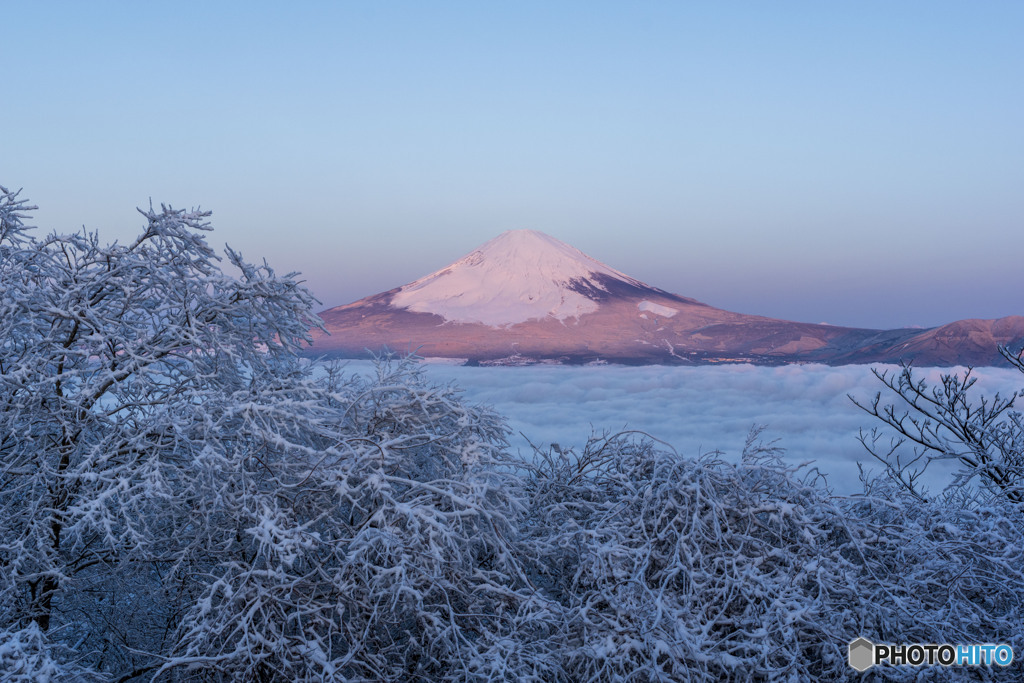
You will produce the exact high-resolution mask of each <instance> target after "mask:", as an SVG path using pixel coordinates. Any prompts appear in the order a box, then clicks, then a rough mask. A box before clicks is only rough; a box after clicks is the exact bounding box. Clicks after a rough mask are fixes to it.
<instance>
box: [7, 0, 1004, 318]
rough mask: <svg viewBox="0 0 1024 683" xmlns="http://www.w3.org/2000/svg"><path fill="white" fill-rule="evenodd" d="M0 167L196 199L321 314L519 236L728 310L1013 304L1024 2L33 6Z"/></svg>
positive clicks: (12, 64) (55, 192)
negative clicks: (532, 235)
mask: <svg viewBox="0 0 1024 683" xmlns="http://www.w3.org/2000/svg"><path fill="white" fill-rule="evenodd" d="M2 20H3V25H4V31H3V34H4V35H3V40H0V63H2V64H3V65H4V69H3V85H2V89H3V92H4V98H3V102H2V104H0V124H2V128H0V130H2V131H3V136H2V143H0V184H4V185H7V186H13V187H24V188H25V189H24V195H25V196H27V197H29V198H30V199H32V200H33V201H34V202H35V203H37V204H38V205H39V206H40V209H39V211H38V212H36V220H35V223H36V224H37V225H39V226H40V227H43V228H46V229H57V230H61V231H68V230H73V229H76V228H77V227H80V226H81V225H83V224H84V225H85V226H86V227H88V228H90V229H99V230H100V231H101V233H102V234H103V235H104V236H105V237H106V238H108V239H115V238H117V239H127V238H128V237H129V236H130V235H131V234H133V233H134V231H135V230H136V229H137V228H138V227H139V225H140V217H139V216H138V215H137V214H135V212H134V207H136V206H141V205H145V204H147V203H148V201H149V198H152V199H153V201H154V202H156V203H159V202H169V203H171V204H174V205H176V206H194V205H201V206H202V207H203V208H207V209H212V210H213V211H214V216H213V220H214V225H215V227H216V228H217V231H216V232H215V233H214V234H213V236H212V241H213V242H214V243H216V244H220V243H223V242H229V243H231V244H232V246H234V247H236V248H240V249H241V250H242V251H243V253H244V254H245V255H246V256H247V257H248V258H250V259H251V260H255V259H258V258H261V257H266V258H267V259H268V260H269V261H270V263H271V264H272V265H275V266H276V267H277V268H278V269H279V270H283V271H284V270H300V271H302V272H303V273H304V274H305V276H306V280H307V283H308V284H309V286H310V287H311V288H312V289H313V291H314V292H315V293H316V294H317V295H318V297H319V298H320V299H321V300H322V301H323V302H324V305H325V306H331V305H337V304H341V303H347V302H349V301H352V300H354V299H357V298H360V297H362V296H366V295H368V294H372V293H375V292H378V291H381V290H384V289H388V288H390V287H392V286H396V285H399V284H402V283H405V282H408V281H410V280H413V279H415V278H417V277H419V276H421V275H423V274H425V273H427V272H429V271H431V270H434V269H436V268H438V267H441V266H443V265H445V264H446V263H447V262H449V261H451V260H454V259H455V258H457V257H459V256H461V255H462V254H463V253H465V252H467V251H469V250H471V249H472V248H473V247H475V246H476V245H478V244H479V243H481V242H483V241H485V240H487V239H490V238H491V237H493V236H495V235H496V234H498V233H500V232H502V231H503V230H508V229H514V228H532V229H536V230H543V231H545V232H548V233H550V234H551V235H554V236H555V237H557V238H559V239H561V240H564V241H566V242H569V243H571V244H573V245H575V246H577V247H579V248H580V249H582V250H583V251H585V252H587V253H589V254H591V255H592V256H594V257H595V258H598V259H600V260H602V261H605V262H606V263H608V264H610V265H612V266H614V267H616V268H618V269H619V270H623V271H625V272H627V273H629V274H630V275H633V276H634V277H637V278H640V279H642V280H645V281H647V282H649V283H650V284H653V285H655V286H658V287H661V288H663V289H668V290H671V291H675V292H678V293H680V294H683V295H686V296H691V297H695V298H697V299H700V300H702V301H705V302H707V303H710V304H712V305H715V306H719V307H722V308H727V309H730V310H736V311H740V312H745V313H758V314H762V315H770V316H776V317H782V318H788V319H794V320H801V321H810V322H822V321H824V322H830V323H834V324H846V325H859V326H870V327H895V326H902V325H908V326H909V325H925V326H929V325H936V324H940V323H944V322H949V321H952V320H955V319H959V318H965V317H999V316H1004V315H1011V314H1024V301H1022V297H1021V296H1020V294H1019V292H1020V291H1021V288H1022V285H1024V269H1022V268H1021V263H1022V257H1024V221H1022V217H1024V125H1022V122H1024V87H1022V84H1024V41H1022V40H1021V36H1022V35H1024V3H1021V2H1018V1H1014V2H984V3H974V2H966V1H964V2H940V1H936V0H929V1H927V2H910V1H907V2H899V3H893V2H857V3H852V2H850V3H824V2H772V3H764V2H747V3H743V2H729V3H712V2H707V3H668V2H666V3H656V2H650V3H618V2H615V3H613V2H593V1H588V2H557V3H549V2H516V3H501V4H499V3H476V2H473V3H471V2H466V3H454V2H439V3H411V2H410V3H383V2H382V3H370V2H359V3H356V2H352V3H340V2H338V3H335V2H330V3H329V2H322V3H314V2H305V3H294V6H285V4H284V3H269V2H267V3H264V2H214V3H207V2H183V1H178V2H174V3H170V2H166V3H157V2H154V3H140V2H131V3H129V2H123V3H111V2H88V3H83V2H66V3H58V2H40V3H11V4H8V5H6V6H5V7H4V10H3V15H2Z"/></svg>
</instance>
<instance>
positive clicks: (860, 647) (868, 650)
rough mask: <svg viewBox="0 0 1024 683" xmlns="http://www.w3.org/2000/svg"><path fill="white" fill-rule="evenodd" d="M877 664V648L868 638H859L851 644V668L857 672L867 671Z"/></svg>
mask: <svg viewBox="0 0 1024 683" xmlns="http://www.w3.org/2000/svg"><path fill="white" fill-rule="evenodd" d="M874 663H875V646H874V645H873V644H872V643H871V641H870V640H868V639H867V638H858V639H857V640H855V641H853V642H852V643H850V666H852V667H853V668H854V669H856V670H857V671H867V670H868V669H869V668H871V665H872V664H874Z"/></svg>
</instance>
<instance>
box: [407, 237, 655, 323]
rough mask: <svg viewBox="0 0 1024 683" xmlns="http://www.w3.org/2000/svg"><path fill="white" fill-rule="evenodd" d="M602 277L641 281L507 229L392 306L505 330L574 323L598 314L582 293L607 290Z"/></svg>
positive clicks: (554, 241)
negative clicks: (546, 323)
mask: <svg viewBox="0 0 1024 683" xmlns="http://www.w3.org/2000/svg"><path fill="white" fill-rule="evenodd" d="M597 274H600V275H605V276H608V277H610V278H613V279H615V280H619V281H621V282H624V283H626V284H629V285H633V286H634V287H646V285H644V284H643V283H642V282H640V281H638V280H634V279H633V278H631V277H629V276H628V275H625V274H623V273H620V272H619V271H617V270H615V269H614V268H610V267H608V266H606V265H605V264H603V263H601V262H600V261H598V260H596V259H593V258H591V257H590V256H587V255H586V254H584V253H583V252H582V251H580V250H579V249H577V248H576V247H572V246H570V245H568V244H566V243H565V242H561V241H559V240H557V239H555V238H554V237H551V236H550V235H545V234H544V233H542V232H537V231H536V230H509V231H508V232H504V233H502V234H500V235H498V236H497V237H495V238H494V239H492V240H491V241H489V242H487V243H486V244H483V245H481V246H480V247H479V248H478V249H476V250H475V251H473V252H472V253H470V254H468V255H467V256H464V257H463V258H461V259H459V260H458V261H456V262H455V263H453V264H451V265H450V266H447V267H445V268H442V269H441V270H439V271H437V272H434V273H431V274H430V275H427V276H426V277H423V278H420V279H419V280H416V282H413V283H411V284H408V285H405V286H404V287H402V288H401V289H400V290H399V291H398V293H397V294H395V295H394V297H393V298H392V299H391V305H392V306H395V307H398V308H405V309H407V310H410V311H414V312H416V313H434V314H436V315H439V316H441V317H442V318H444V319H445V320H448V321H450V322H458V323H481V324H484V325H489V326H491V327H504V326H508V325H514V324H516V323H521V322H526V321H527V320H540V319H543V318H549V317H550V318H554V319H555V320H565V319H567V318H579V317H580V316H582V315H585V314H587V313H593V312H595V311H596V310H597V307H598V304H597V302H596V301H594V300H593V299H591V298H590V297H588V296H586V295H585V294H582V293H580V291H578V290H580V289H584V290H585V289H588V288H594V289H597V290H603V291H607V289H606V287H605V286H603V285H602V284H601V282H600V280H598V279H597V278H595V277H594V276H595V275H597Z"/></svg>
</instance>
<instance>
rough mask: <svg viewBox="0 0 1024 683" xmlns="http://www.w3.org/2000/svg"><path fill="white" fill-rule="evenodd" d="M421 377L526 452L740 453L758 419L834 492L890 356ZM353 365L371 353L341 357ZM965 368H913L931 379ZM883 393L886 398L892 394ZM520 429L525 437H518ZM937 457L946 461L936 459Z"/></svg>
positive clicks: (1003, 389)
mask: <svg viewBox="0 0 1024 683" xmlns="http://www.w3.org/2000/svg"><path fill="white" fill-rule="evenodd" d="M423 365H424V367H425V368H426V372H427V374H428V376H429V377H430V378H432V379H433V380H434V381H437V382H443V383H447V382H454V383H455V384H456V385H458V386H459V387H461V388H462V389H463V390H464V392H465V396H466V398H468V399H469V400H470V401H472V402H476V403H483V404H487V405H490V406H492V407H493V408H495V409H496V410H497V411H498V412H499V413H501V414H502V415H504V416H505V417H506V418H507V419H508V423H509V426H510V427H511V428H512V430H513V438H512V440H511V441H512V447H513V448H514V449H518V450H520V451H521V452H522V453H524V454H528V453H530V452H531V449H530V446H529V443H528V441H527V439H529V441H530V442H532V443H534V444H537V445H543V446H547V445H548V444H551V443H557V444H559V445H560V447H562V448H567V447H570V446H577V447H578V446H580V445H582V444H584V443H585V442H586V440H587V437H588V436H589V435H590V434H591V433H592V432H593V431H595V430H596V431H599V432H600V431H603V430H611V431H613V432H614V431H621V430H626V429H633V430H640V431H643V432H646V433H648V434H650V435H651V436H653V437H656V438H657V439H660V440H662V441H665V442H667V443H669V444H671V445H672V446H673V447H674V448H675V449H676V450H677V451H678V452H680V453H681V454H684V455H694V456H695V455H698V454H700V453H704V452H707V451H713V450H717V451H721V452H722V453H723V454H724V456H723V457H725V458H726V459H730V460H738V459H739V455H740V453H741V451H742V449H743V444H744V441H745V440H746V436H747V433H748V432H749V431H750V428H751V427H752V426H753V425H765V426H766V429H765V432H764V433H763V435H762V439H763V440H766V441H771V440H777V443H776V445H778V446H780V447H782V448H783V449H785V458H786V460H787V461H789V462H792V463H794V464H797V463H805V462H811V463H813V465H812V466H813V467H817V468H818V470H819V471H821V472H822V473H824V474H825V475H826V476H827V482H828V485H829V486H830V487H831V488H832V489H833V490H834V491H835V492H836V493H839V494H850V493H856V492H858V491H860V490H862V487H861V484H860V481H859V475H858V468H857V463H858V462H860V463H862V464H863V465H864V466H865V467H866V468H867V469H870V470H872V471H874V472H878V471H879V470H880V467H881V466H880V464H879V463H878V462H877V461H875V460H874V459H873V458H872V457H871V456H870V455H869V454H868V453H867V452H866V451H865V449H864V447H863V446H862V445H861V443H860V442H859V441H858V440H857V435H858V433H859V432H860V430H861V429H864V430H865V431H868V430H870V429H871V428H872V427H876V426H882V425H881V423H879V422H878V421H877V420H874V418H872V417H871V416H870V415H868V414H867V413H865V412H864V411H862V410H860V409H859V408H857V406H855V405H854V404H853V402H852V401H851V400H850V398H849V396H853V397H855V398H857V399H858V400H859V401H861V402H862V403H865V402H868V401H870V400H871V398H872V397H873V396H874V395H875V394H876V393H877V392H879V391H880V390H881V391H882V392H883V398H886V396H887V393H889V394H891V392H889V391H888V390H887V389H886V388H885V387H884V386H883V385H882V384H881V382H879V380H878V379H877V378H876V377H875V376H874V375H873V374H872V373H871V368H872V367H875V368H876V369H879V370H886V369H888V370H889V371H898V370H899V368H897V367H895V366H882V365H876V366H866V365H848V366H842V367H829V366H825V365H786V366H779V367H759V366H753V365H717V366H700V367H667V366H645V367H625V366H614V365H606V366H583V367H580V366H541V365H538V366H529V367H483V368H481V367H465V366H453V365H445V364H435V363H429V362H427V363H424V364H423ZM347 368H348V370H349V371H352V372H368V371H369V369H370V364H369V362H364V361H351V362H349V363H348V365H347ZM963 370H964V369H963V368H920V369H916V370H915V375H917V376H919V377H920V378H922V379H925V380H926V381H927V382H928V383H929V384H930V385H933V386H934V385H935V384H936V383H938V381H939V379H940V377H941V375H942V374H948V373H950V372H961V373H962V372H963ZM973 374H974V376H976V377H977V378H978V382H977V384H976V386H975V389H974V392H975V394H976V395H978V396H980V395H982V394H985V395H992V394H995V393H996V392H999V393H1000V394H1001V395H1003V396H1009V395H1010V394H1012V393H1013V392H1015V391H1018V390H1020V389H1022V388H1024V376H1022V375H1021V374H1020V373H1019V372H1017V371H1015V370H1012V369H1004V368H976V369H975V370H974V373H973ZM889 398H895V395H893V396H890V397H889ZM524 435H525V436H524ZM942 464H944V463H942ZM948 469H949V468H948V467H946V468H945V472H944V471H943V468H942V467H935V466H933V467H932V468H930V469H929V472H928V479H929V483H930V484H931V486H932V487H933V488H934V487H941V486H942V485H943V483H944V482H946V481H947V480H948Z"/></svg>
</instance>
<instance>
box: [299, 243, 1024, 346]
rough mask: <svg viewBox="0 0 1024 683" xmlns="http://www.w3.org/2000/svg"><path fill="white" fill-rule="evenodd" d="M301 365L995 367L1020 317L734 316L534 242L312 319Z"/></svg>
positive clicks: (1016, 340)
mask: <svg viewBox="0 0 1024 683" xmlns="http://www.w3.org/2000/svg"><path fill="white" fill-rule="evenodd" d="M320 316H321V318H323V320H324V323H325V325H326V327H327V329H328V331H329V333H330V334H329V335H325V334H323V333H322V332H319V331H317V332H316V333H314V345H313V348H312V349H311V350H310V353H311V355H323V356H333V357H348V358H352V357H363V356H366V355H368V354H369V353H371V352H378V351H380V350H381V349H382V348H383V347H387V348H389V349H391V350H393V351H397V352H400V353H407V352H415V353H417V354H418V355H421V356H425V357H441V358H453V359H463V360H465V361H466V362H469V363H473V364H493V365H515V364H528V363H535V362H557V363H589V362H602V361H603V362H611V363H625V364H652V363H667V364H701V363H722V362H750V363H758V364H769V365H778V364H783V363H799V362H818V363H830V364H844V363H869V362H898V361H900V360H901V359H903V360H908V361H913V362H915V363H917V364H918V365H953V364H964V365H990V364H995V363H998V360H999V354H998V351H997V348H996V347H997V345H998V344H1003V345H1006V344H1009V345H1011V346H1013V345H1021V344H1024V317H1020V316H1014V317H1009V318H1002V319H999V320H962V321H959V322H955V323H951V324H949V325H943V326H942V327H937V328H933V329H926V330H922V329H899V330H867V329H860V328H850V327H836V326H832V325H816V324H810V323H797V322H790V321H786V320H776V319H773V318H764V317H761V316H755V315H744V314H741V313H732V312H729V311H724V310H721V309H718V308H713V307H711V306H708V305H707V304H703V303H701V302H699V301H695V300H694V299H689V298H686V297H682V296H679V295H677V294H672V293H669V292H666V291H664V290H661V289H657V288H655V287H651V286H650V285H647V284H645V283H643V282H641V281H639V280H636V279H634V278H631V277H629V276H628V275H625V274H623V273H621V272H619V271H617V270H615V269H614V268H611V267H609V266H607V265H605V264H604V263H601V262H600V261H598V260H596V259H593V258H591V257H590V256H587V255H586V254H584V253H583V252H581V251H579V250H578V249H576V248H574V247H572V246H570V245H568V244H565V243H564V242H560V241H559V240H556V239H555V238H553V237H550V236H549V235H545V234H544V233H540V232H536V231H533V230H514V231H510V232H506V233H503V234H501V235H499V236H498V237H496V238H494V239H492V240H491V241H489V242H487V243H486V244H483V245H482V246H480V247H479V248H477V249H476V250H474V251H473V252H471V253H470V254H468V255H466V256H464V257H463V258H461V259H459V260H458V261H455V262H454V263H452V264H451V265H449V266H447V267H445V268H442V269H441V270H439V271H437V272H434V273H431V274H430V275H427V276H426V277H423V278H420V279H419V280H416V281H415V282H412V283H409V284H407V285H403V286H402V287H399V288H397V289H392V290H390V291H387V292H382V293H380V294H375V295H373V296H370V297H367V298H365V299H361V300H359V301H356V302H354V303H351V304H347V305H345V306H338V307H336V308H331V309H329V310H326V311H324V312H322V313H321V314H320Z"/></svg>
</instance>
